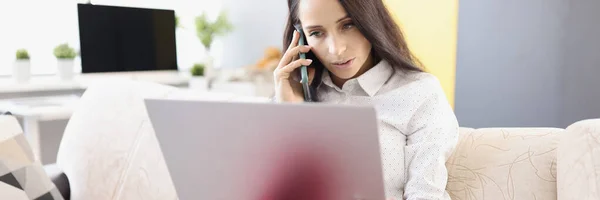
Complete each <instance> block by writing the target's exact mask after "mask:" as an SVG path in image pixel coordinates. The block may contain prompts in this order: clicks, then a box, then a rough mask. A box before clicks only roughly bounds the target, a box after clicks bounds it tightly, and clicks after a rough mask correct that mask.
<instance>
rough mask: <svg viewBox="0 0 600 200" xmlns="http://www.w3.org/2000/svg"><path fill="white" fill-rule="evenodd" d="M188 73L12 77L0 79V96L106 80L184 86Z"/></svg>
mask: <svg viewBox="0 0 600 200" xmlns="http://www.w3.org/2000/svg"><path fill="white" fill-rule="evenodd" d="M190 77H191V76H190V75H189V73H185V72H178V71H145V72H118V73H93V74H79V75H77V76H75V78H74V79H73V80H71V81H62V80H60V79H59V78H58V77H57V76H54V75H42V76H32V77H31V80H30V81H29V82H28V83H23V84H17V83H15V82H14V80H13V79H12V77H10V76H7V77H0V94H7V93H26V92H46V91H66V90H85V89H86V88H87V87H88V86H90V85H91V84H93V83H95V82H97V81H102V80H105V79H106V78H122V79H129V80H138V81H149V82H155V83H159V84H166V85H186V84H187V83H188V82H189V79H190Z"/></svg>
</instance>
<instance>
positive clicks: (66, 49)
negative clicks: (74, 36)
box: [54, 43, 77, 59]
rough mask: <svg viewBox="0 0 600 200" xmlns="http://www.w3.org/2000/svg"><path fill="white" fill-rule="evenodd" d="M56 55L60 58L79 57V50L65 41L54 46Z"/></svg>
mask: <svg viewBox="0 0 600 200" xmlns="http://www.w3.org/2000/svg"><path fill="white" fill-rule="evenodd" d="M54 56H55V57H56V58H58V59H74V58H75V57H77V52H76V51H75V49H73V48H71V47H70V46H69V45H68V44H66V43H63V44H60V45H58V46H57V47H56V48H54Z"/></svg>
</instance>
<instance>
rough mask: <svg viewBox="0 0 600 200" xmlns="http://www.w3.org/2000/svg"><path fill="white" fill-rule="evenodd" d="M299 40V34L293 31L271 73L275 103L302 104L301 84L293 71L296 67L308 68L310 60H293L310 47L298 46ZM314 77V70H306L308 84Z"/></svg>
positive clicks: (295, 71)
mask: <svg viewBox="0 0 600 200" xmlns="http://www.w3.org/2000/svg"><path fill="white" fill-rule="evenodd" d="M299 39H300V33H298V32H297V31H294V37H293V39H292V43H290V46H289V47H288V49H287V51H286V52H285V54H284V55H283V57H282V58H281V61H279V65H278V66H277V68H276V69H275V71H274V72H273V77H274V81H275V99H276V101H277V102H304V92H303V91H302V84H301V83H300V82H299V80H297V79H296V78H295V77H297V76H296V74H295V73H297V72H298V71H297V70H295V69H297V68H298V67H300V66H302V65H304V66H309V65H310V64H311V63H312V60H310V59H298V60H295V58H296V57H297V56H298V54H299V53H300V52H302V53H307V52H309V51H310V46H308V45H306V46H298V41H299ZM314 76H315V69H314V68H310V67H309V68H308V81H309V84H310V83H311V82H312V80H313V78H314Z"/></svg>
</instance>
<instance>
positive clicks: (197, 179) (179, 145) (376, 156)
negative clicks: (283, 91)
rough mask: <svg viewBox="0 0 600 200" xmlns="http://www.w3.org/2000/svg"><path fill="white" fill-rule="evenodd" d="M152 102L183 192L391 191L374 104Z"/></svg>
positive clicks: (235, 196)
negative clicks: (385, 181)
mask: <svg viewBox="0 0 600 200" xmlns="http://www.w3.org/2000/svg"><path fill="white" fill-rule="evenodd" d="M145 102H146V108H147V111H148V114H149V116H150V120H151V122H152V125H153V127H154V130H155V133H156V136H157V138H158V141H159V143H160V146H161V149H162V152H163V155H164V157H165V160H166V163H167V166H168V168H169V173H170V174H171V177H172V180H173V182H174V184H175V188H176V191H177V194H178V196H179V199H182V200H188V199H202V200H204V199H206V200H242V199H243V200H337V199H340V200H342V199H343V200H349V199H377V200H381V199H385V194H384V186H383V173H382V165H381V159H380V148H379V137H378V133H377V132H378V129H377V120H376V117H375V110H374V109H373V108H370V107H350V106H340V105H325V104H272V103H249V102H246V103H242V102H214V101H189V100H161V99H147V100H146V101H145Z"/></svg>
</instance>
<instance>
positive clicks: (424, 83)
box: [317, 61, 459, 200]
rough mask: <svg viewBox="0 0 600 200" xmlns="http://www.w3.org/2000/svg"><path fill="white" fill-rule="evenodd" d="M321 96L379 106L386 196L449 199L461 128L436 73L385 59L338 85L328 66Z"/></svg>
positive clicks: (328, 100) (325, 99)
mask: <svg viewBox="0 0 600 200" xmlns="http://www.w3.org/2000/svg"><path fill="white" fill-rule="evenodd" d="M317 95H318V98H319V101H321V102H324V103H335V104H350V105H370V106H374V107H375V110H376V111H377V117H378V121H379V135H380V141H381V153H382V155H381V156H382V157H381V158H382V162H383V165H384V166H383V169H384V171H383V173H384V180H385V191H386V196H387V198H395V199H409V200H412V199H415V200H416V199H450V197H449V195H448V193H447V192H446V190H445V189H446V183H447V180H448V173H447V170H446V166H445V163H446V160H447V159H448V157H449V156H450V154H451V152H452V151H453V149H454V148H455V146H456V143H457V140H458V127H459V126H458V122H457V120H456V116H455V115H454V112H453V110H452V108H451V106H450V105H449V103H448V101H447V99H446V96H445V95H444V92H443V90H442V88H441V85H440V83H439V81H438V79H437V78H436V77H435V76H433V75H431V74H429V73H425V72H410V73H407V72H402V71H400V70H398V69H396V68H394V67H392V66H390V64H389V63H388V62H386V61H381V62H380V63H378V64H377V65H375V66H374V67H373V68H371V69H370V70H369V71H367V72H365V73H364V74H362V75H361V76H359V77H358V78H355V79H351V80H348V81H346V82H345V83H344V85H343V87H342V88H339V87H337V86H335V85H334V84H333V82H332V80H331V78H330V76H329V74H328V72H327V71H326V70H325V73H323V76H322V84H321V85H319V86H318V88H317Z"/></svg>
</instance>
